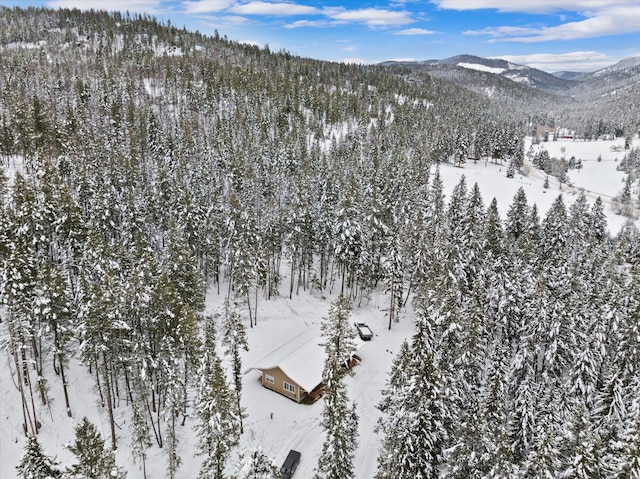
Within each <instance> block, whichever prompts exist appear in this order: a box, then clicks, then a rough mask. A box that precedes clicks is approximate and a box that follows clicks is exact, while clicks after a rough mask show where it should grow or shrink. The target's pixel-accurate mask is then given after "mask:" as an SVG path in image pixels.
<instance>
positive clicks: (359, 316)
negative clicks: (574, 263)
mask: <svg viewBox="0 0 640 479" xmlns="http://www.w3.org/2000/svg"><path fill="white" fill-rule="evenodd" d="M621 144H622V140H614V141H607V142H580V141H570V140H566V141H565V140H559V141H557V142H549V143H544V144H543V145H542V147H544V148H547V149H548V150H549V153H550V155H551V156H555V157H561V156H562V154H564V155H566V157H567V158H570V157H571V156H575V157H576V158H577V159H581V160H582V162H583V165H584V168H583V169H582V170H581V171H580V172H578V171H577V170H573V171H571V172H570V174H569V176H570V181H571V183H572V184H573V185H574V188H571V189H570V188H568V187H567V186H565V185H563V187H562V193H563V194H564V195H565V197H566V202H567V204H570V203H571V202H572V201H573V199H574V198H575V195H576V194H577V193H576V192H577V189H578V188H584V189H585V191H588V192H589V194H590V195H591V196H589V200H590V201H593V200H594V199H595V197H597V196H601V197H602V198H603V200H605V201H606V200H608V199H610V198H611V197H613V196H615V195H616V194H618V193H619V191H620V190H621V188H622V179H623V177H624V174H623V173H622V172H619V171H617V170H616V165H617V163H616V161H615V159H616V158H617V159H618V161H619V160H620V159H621V158H622V155H623V153H622V152H617V151H613V150H612V148H611V147H612V146H614V148H617V147H619V146H620V145H621ZM635 144H636V145H637V144H638V141H637V140H636V143H635ZM563 147H564V149H565V150H564V151H561V148H563ZM525 151H527V150H525ZM598 155H602V161H601V162H597V161H596V159H597V157H598ZM440 172H441V175H442V178H443V182H444V185H445V191H446V192H447V193H450V191H451V190H452V189H453V187H454V186H455V185H456V184H457V183H458V182H459V179H460V176H461V175H463V174H464V175H465V176H466V180H467V184H468V186H469V188H471V187H472V186H473V184H474V183H476V182H477V183H478V185H479V187H480V190H481V191H482V193H483V196H484V198H485V205H487V206H488V204H489V202H490V201H491V199H492V198H493V197H495V198H496V199H497V201H498V206H499V209H500V211H501V213H502V214H506V212H507V210H508V208H509V205H510V204H511V201H512V199H513V197H514V195H515V193H516V191H517V190H518V188H520V187H522V188H524V190H525V192H526V194H527V198H528V199H529V203H530V204H533V203H535V204H537V205H538V208H539V211H540V216H541V218H543V217H544V215H545V214H546V211H547V209H548V208H549V206H550V205H551V203H552V202H553V200H554V199H555V198H556V197H557V195H558V194H560V193H561V191H560V189H559V185H558V183H557V182H555V181H551V186H550V188H549V189H545V188H543V183H544V177H545V176H546V175H544V174H543V173H540V172H536V171H535V170H531V171H530V173H529V174H528V176H522V175H516V176H515V177H514V178H513V179H508V178H506V165H495V164H492V163H486V164H485V163H484V162H478V164H473V163H467V164H465V165H464V167H463V168H455V167H452V166H442V167H441V169H440ZM606 213H607V216H608V219H609V227H610V230H611V232H612V233H614V234H615V233H616V232H617V231H618V230H619V229H620V227H621V226H622V224H624V222H625V221H626V218H624V217H621V216H618V215H616V214H615V213H614V212H613V210H612V209H611V208H606ZM283 281H284V282H285V283H284V284H285V288H286V284H287V281H288V278H286V277H285V278H284V279H283ZM216 291H217V288H212V290H211V291H210V293H209V295H208V297H207V311H206V312H207V313H213V312H215V311H216V310H217V308H219V307H220V306H221V304H222V302H223V300H224V298H223V296H219V295H218V294H217V293H216ZM222 291H226V288H222ZM335 295H336V292H335V291H334V292H333V294H325V296H326V297H323V296H321V295H320V294H319V293H317V292H313V293H309V292H303V291H300V295H299V296H294V297H293V299H292V300H289V299H288V298H277V299H273V300H270V301H265V300H263V301H261V302H260V304H259V310H258V324H257V326H255V327H254V328H251V329H248V331H247V332H248V339H249V345H250V349H249V351H248V352H247V353H245V354H244V356H243V366H244V368H245V374H244V380H243V391H242V405H243V407H244V408H245V409H246V413H247V418H246V420H245V433H244V434H243V435H242V438H241V445H240V447H239V448H238V449H237V452H240V451H242V450H243V449H245V448H254V447H261V448H262V449H263V451H264V452H265V453H266V454H267V455H268V456H270V457H271V458H273V459H274V460H275V462H276V463H277V464H278V465H279V464H281V463H282V461H283V460H284V458H285V457H286V455H287V453H288V451H289V449H296V450H298V451H300V452H301V453H302V459H301V462H300V465H299V468H298V471H297V472H296V474H295V477H296V478H298V479H308V478H310V477H312V476H313V471H314V468H315V467H316V465H317V458H318V456H319V453H320V450H321V448H322V443H323V440H324V435H323V431H322V428H321V426H320V418H321V413H322V407H323V403H322V400H319V401H318V402H316V403H315V404H313V405H300V404H296V403H295V402H293V401H291V400H289V399H287V398H285V397H284V396H281V395H279V394H277V393H274V392H272V391H270V390H268V389H265V388H263V387H262V386H261V384H260V383H259V381H258V378H259V373H258V372H256V371H254V370H252V369H251V365H252V364H255V362H257V360H258V359H260V358H262V357H263V356H265V355H266V354H268V353H269V352H271V351H272V350H274V349H275V348H277V347H278V346H280V345H281V344H283V343H285V342H286V341H288V340H289V339H291V338H293V337H294V336H296V335H297V334H299V333H300V332H301V331H303V330H305V329H306V328H308V327H309V326H311V325H317V324H318V323H320V322H321V321H322V318H323V317H326V316H327V312H328V308H329V305H330V302H331V300H332V299H333V298H335ZM387 307H388V296H386V295H384V294H381V293H380V292H374V293H373V294H372V295H371V297H370V299H369V300H365V301H363V304H362V305H361V306H360V307H357V306H356V307H355V308H354V311H353V315H352V321H362V322H366V323H367V324H368V325H369V326H370V327H371V329H372V330H373V332H374V337H373V339H372V340H371V341H369V342H367V343H365V344H364V346H363V347H362V349H361V350H360V351H359V352H358V354H359V356H360V357H361V358H362V362H361V363H360V364H359V365H358V366H356V367H355V368H354V375H353V376H351V377H348V378H347V379H346V383H347V387H348V392H349V395H350V397H351V398H352V399H353V400H354V401H355V402H356V403H357V409H358V414H359V418H360V420H359V433H360V436H359V443H358V446H357V449H356V452H355V472H356V477H357V478H358V479H370V478H371V477H373V475H374V473H375V470H376V457H377V451H378V446H379V443H380V437H379V436H378V435H377V434H376V433H375V432H374V428H375V424H376V420H377V418H378V417H379V412H378V410H377V409H376V405H377V404H378V402H379V400H380V397H381V396H380V393H381V390H382V388H383V387H384V384H385V381H386V379H387V374H388V372H389V369H390V366H391V362H392V359H393V357H394V355H395V354H396V353H397V351H398V350H399V346H400V344H401V342H402V341H403V340H404V339H405V338H408V337H409V336H410V335H411V334H412V332H413V316H412V314H411V311H407V312H405V313H404V315H403V317H402V318H401V320H400V322H399V323H394V324H393V326H392V329H391V331H389V330H387V326H388V319H387V316H386V309H387ZM6 341H7V332H6V321H4V322H2V323H0V344H1V345H2V346H5V345H6ZM2 350H3V356H2V358H0V478H3V479H10V478H14V477H16V471H15V466H16V464H17V463H18V461H19V457H20V456H21V454H22V451H23V444H24V435H23V433H22V426H21V424H22V419H21V418H22V413H21V410H20V404H21V402H20V397H19V394H18V390H17V388H16V386H15V384H14V382H13V379H12V377H13V376H12V375H11V374H10V373H11V371H13V366H12V362H11V358H10V356H9V355H8V353H7V352H6V351H5V348H4V347H3V348H2ZM50 368H51V366H50V365H49V371H48V372H49V373H50V377H53V375H52V372H51V370H50ZM69 377H70V378H71V383H70V385H69V388H70V400H71V407H72V411H73V417H72V418H69V417H67V415H66V411H65V407H64V399H63V396H62V388H61V386H60V384H59V383H58V382H57V381H52V383H51V396H52V398H53V401H52V402H51V404H50V405H49V406H47V407H41V406H40V407H39V418H40V421H41V422H42V424H43V426H42V429H41V433H40V435H39V439H40V440H41V441H42V443H43V444H44V446H45V449H46V450H47V452H48V453H49V454H50V455H54V456H57V458H58V460H60V461H61V462H62V463H63V464H64V465H70V464H72V463H73V461H74V458H73V455H72V454H71V453H70V452H69V451H68V450H66V449H65V447H64V446H65V444H69V443H70V442H71V441H72V440H73V426H74V425H75V424H76V423H77V421H79V420H80V419H81V418H82V417H83V416H87V417H89V419H90V420H91V421H92V422H94V423H95V424H96V425H97V426H98V428H99V429H100V430H101V431H102V434H103V436H104V437H105V438H108V437H109V429H108V418H107V413H106V411H105V410H103V409H102V408H100V407H99V405H98V403H97V396H96V394H95V391H94V380H93V379H92V378H91V377H90V376H89V374H88V372H87V371H86V368H84V366H82V365H81V364H79V363H78V361H77V360H76V359H74V360H72V364H71V367H70V370H69ZM126 410H127V407H126V406H125V405H124V404H123V405H122V407H120V408H118V409H117V413H118V417H117V423H118V431H117V433H118V435H119V445H120V447H119V449H118V451H117V454H116V457H117V461H118V464H119V465H121V466H123V467H124V468H125V469H126V470H127V471H128V478H129V479H140V478H142V477H143V474H142V471H141V470H140V468H139V465H138V464H135V463H133V459H132V456H131V450H130V447H129V440H128V437H127V436H128V418H127V417H126V414H125V412H126ZM192 427H193V419H192V418H187V421H186V424H185V426H184V427H183V428H182V429H181V431H180V432H181V436H182V437H181V445H180V449H181V453H182V458H183V465H182V466H181V468H180V469H179V471H178V477H179V478H184V479H192V478H194V477H196V476H197V473H198V469H199V466H200V459H199V458H197V457H194V456H193V451H194V446H195V444H194V439H193V436H194V435H193V430H192ZM237 452H236V453H235V454H234V458H233V460H232V461H230V465H229V473H232V472H233V468H234V467H233V465H234V462H237V459H238V457H237ZM166 464H167V461H166V458H165V457H164V453H163V451H162V450H159V449H157V448H152V449H151V450H150V451H149V459H148V463H147V477H148V478H149V479H156V478H163V477H166Z"/></svg>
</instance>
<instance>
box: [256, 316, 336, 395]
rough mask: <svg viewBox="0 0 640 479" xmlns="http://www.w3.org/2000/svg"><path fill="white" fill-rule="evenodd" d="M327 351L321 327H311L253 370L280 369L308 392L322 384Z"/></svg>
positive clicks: (271, 354)
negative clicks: (323, 342) (323, 343)
mask: <svg viewBox="0 0 640 479" xmlns="http://www.w3.org/2000/svg"><path fill="white" fill-rule="evenodd" d="M324 358H325V351H324V346H323V345H322V337H321V335H320V328H319V327H311V328H309V329H307V330H305V331H303V332H302V333H300V334H299V335H297V336H295V337H294V338H293V339H291V340H289V341H287V342H286V343H284V344H282V345H281V346H280V347H278V348H277V349H275V350H274V351H272V352H271V353H269V354H267V355H266V356H265V357H263V358H262V359H260V360H259V361H257V362H256V364H254V365H253V367H252V369H258V370H265V369H273V368H280V370H281V371H282V372H283V373H285V374H286V375H287V376H288V377H289V378H290V379H291V380H292V381H295V382H296V383H297V384H298V385H299V386H300V387H302V388H303V389H304V390H306V391H312V390H313V389H314V388H315V387H316V386H317V385H318V384H320V383H321V382H322V370H323V369H324Z"/></svg>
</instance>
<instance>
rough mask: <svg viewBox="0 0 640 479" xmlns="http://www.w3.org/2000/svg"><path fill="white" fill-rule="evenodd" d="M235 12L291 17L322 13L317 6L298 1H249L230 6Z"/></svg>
mask: <svg viewBox="0 0 640 479" xmlns="http://www.w3.org/2000/svg"><path fill="white" fill-rule="evenodd" d="M230 10H231V11H232V12H233V13H238V14H240V15H273V16H280V17H289V16H293V15H317V14H318V13H320V10H318V9H317V8H315V7H309V6H307V5H299V4H296V3H282V2H280V3H269V2H260V1H258V2H249V3H241V4H236V5H234V6H233V7H231V8H230Z"/></svg>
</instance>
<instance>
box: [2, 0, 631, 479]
mask: <svg viewBox="0 0 640 479" xmlns="http://www.w3.org/2000/svg"><path fill="white" fill-rule="evenodd" d="M0 98H1V101H0V158H1V159H2V170H0V173H1V174H2V176H1V178H0V179H1V181H0V196H2V199H3V201H2V210H1V211H0V225H1V228H0V261H1V270H0V272H1V290H0V293H1V298H2V309H1V310H0V311H1V314H0V316H1V319H2V323H1V324H0V326H1V328H2V336H1V337H2V340H3V347H4V348H5V349H6V351H7V352H8V355H7V357H8V358H9V361H8V364H9V368H10V370H11V373H12V376H13V378H14V382H15V385H16V391H15V394H14V397H15V401H17V402H18V403H20V402H21V406H20V408H19V409H20V410H21V411H22V413H23V414H22V417H19V418H16V417H11V418H6V419H5V418H4V417H3V419H2V420H3V421H9V422H11V424H13V423H14V422H19V423H20V424H21V425H22V427H23V429H24V434H25V439H24V440H25V451H26V454H25V456H24V457H23V458H22V459H18V458H15V461H14V462H15V466H19V468H18V469H16V471H17V475H19V476H20V477H32V476H29V475H28V474H32V473H33V471H34V470H36V469H35V468H37V467H46V468H48V472H47V474H48V475H49V476H50V477H60V476H62V474H63V473H62V469H64V467H66V468H67V469H66V470H65V471H64V475H65V476H68V477H85V475H86V467H89V466H88V465H90V464H93V463H95V464H100V465H101V466H100V467H103V469H102V470H103V471H106V472H103V473H102V474H103V475H102V476H98V477H106V476H105V475H106V474H111V477H121V476H123V475H124V474H125V471H124V470H122V468H121V466H117V465H115V464H114V462H113V458H112V456H110V455H109V452H110V449H115V448H117V447H127V448H130V449H131V451H132V454H133V456H134V457H135V459H136V461H137V463H138V464H139V466H140V468H141V469H142V470H144V466H145V461H146V460H147V457H148V451H149V450H150V449H151V448H162V449H163V450H164V451H166V453H165V458H166V461H167V466H166V471H167V477H172V478H173V477H179V471H180V466H181V464H183V463H184V462H185V461H192V460H195V459H194V457H192V456H185V455H184V451H183V450H182V449H181V448H180V437H181V434H178V433H177V430H178V429H179V428H181V427H182V425H184V423H185V422H188V423H189V424H191V425H193V435H194V436H195V437H197V444H198V446H197V451H190V452H193V453H194V454H192V455H195V453H197V454H198V459H197V460H198V461H201V462H202V469H201V477H228V471H229V464H228V459H229V457H230V451H232V450H233V448H234V447H236V445H237V443H238V437H239V435H240V434H241V430H242V418H243V411H242V408H241V407H240V405H241V382H240V381H239V379H238V378H239V377H240V374H241V364H240V360H239V358H240V356H241V351H242V350H243V348H244V347H245V346H246V342H245V341H243V338H244V335H245V334H251V329H252V328H253V327H254V326H255V325H256V324H257V322H258V321H259V320H260V318H259V317H258V313H259V304H260V303H261V302H264V301H272V300H275V298H278V297H291V296H293V295H295V294H305V292H306V291H316V292H320V293H322V294H324V293H327V294H329V292H332V293H333V292H336V291H340V292H341V293H342V294H341V296H339V300H336V303H335V309H334V310H332V315H331V317H330V320H329V321H328V326H327V327H326V328H325V331H326V334H327V336H326V338H336V337H339V335H338V334H337V333H336V331H339V330H340V329H339V328H341V327H344V324H341V323H340V322H339V321H337V320H336V322H334V323H332V321H331V319H334V318H342V316H341V311H342V309H340V308H344V309H345V310H346V309H347V306H346V305H344V303H345V302H346V303H349V304H350V306H351V307H356V308H357V307H358V306H359V305H361V304H363V303H365V302H366V301H367V298H368V295H369V294H370V293H371V291H373V290H383V291H385V295H386V298H388V301H389V307H388V316H389V318H388V319H389V328H392V327H393V323H394V322H395V321H397V320H398V318H399V316H400V315H401V314H402V313H403V311H407V309H408V308H410V309H411V311H412V313H411V314H412V317H411V320H413V319H415V334H414V336H413V337H412V338H411V339H410V341H407V343H405V345H404V346H403V348H402V351H401V352H400V353H399V354H398V355H397V358H396V359H395V361H394V366H393V369H392V370H391V371H389V376H388V385H387V388H386V389H385V391H383V392H382V400H381V402H380V404H379V405H378V406H379V409H380V410H381V411H382V418H381V420H380V423H379V428H378V433H379V434H380V436H381V437H382V447H381V450H380V451H379V455H378V475H377V477H379V478H392V477H393V478H409V477H425V478H435V477H441V476H442V477H450V478H454V477H456V478H457V477H460V478H462V477H465V478H466V477H493V478H498V477H505V478H512V477H522V478H525V477H526V478H529V477H531V478H533V477H558V476H562V477H616V478H631V477H637V475H638V474H640V403H639V402H638V399H637V391H638V390H639V389H640V379H639V378H640V346H639V345H638V339H637V338H638V337H639V335H640V331H639V330H638V329H639V328H640V326H639V325H640V289H639V287H640V236H639V234H638V231H637V228H636V227H635V226H634V224H633V223H631V222H630V223H629V224H628V225H627V226H626V227H625V228H623V229H622V230H621V231H620V233H619V234H617V235H616V236H614V237H612V236H611V235H610V234H609V232H608V229H607V225H606V220H605V218H604V214H603V206H602V203H601V202H599V201H598V202H596V203H595V204H594V205H593V206H590V205H589V204H588V203H587V202H586V200H585V199H584V197H582V196H581V197H579V198H578V199H577V200H576V201H575V202H574V203H573V204H571V205H567V204H566V203H565V200H564V199H563V197H559V198H558V200H557V201H556V202H555V203H554V206H553V207H552V208H551V210H550V211H549V212H548V213H547V214H546V215H545V217H544V218H541V217H540V215H539V214H538V211H537V209H536V207H535V205H533V204H531V203H530V202H529V201H528V200H527V198H526V196H525V195H524V192H522V193H521V194H518V195H517V196H516V197H515V198H514V199H513V203H512V205H511V206H510V209H509V214H508V217H507V219H506V221H503V220H502V219H501V218H500V217H499V214H498V212H497V205H496V203H495V201H494V202H485V201H484V200H483V197H482V195H481V192H480V191H479V189H478V188H477V187H474V186H473V185H471V184H467V183H466V181H465V180H462V181H461V182H460V183H459V184H458V186H457V187H456V188H455V189H454V191H453V193H452V195H451V197H450V198H449V201H445V198H444V194H443V191H442V183H441V179H440V176H439V169H438V167H437V166H436V165H437V164H444V163H453V164H457V163H459V162H460V161H462V160H464V159H466V158H467V157H469V156H474V157H494V158H496V161H504V162H505V164H508V165H510V168H509V169H510V170H511V171H513V170H517V169H518V168H520V167H521V166H522V162H523V156H524V152H523V146H522V145H523V136H524V134H525V132H526V131H527V129H528V126H529V124H530V119H531V118H532V117H534V116H535V115H536V114H538V113H537V112H532V111H523V110H520V109H508V110H505V109H504V104H503V103H501V102H494V101H491V99H489V98H486V97H484V96H481V95H478V94H476V93H473V92H471V91H469V90H466V89H464V88H462V87H459V86H456V85H455V84H453V83H451V82H449V81H447V80H444V79H438V78H434V77H431V76H429V75H428V74H426V73H419V72H417V73H416V72H413V73H409V72H408V71H405V70H401V69H393V68H387V67H382V66H358V65H345V64H338V63H327V62H320V61H315V60H310V59H303V58H299V57H295V56H292V55H290V54H289V53H287V52H284V51H283V52H277V53H275V52H270V51H269V50H268V48H264V49H260V48H257V47H255V46H249V45H245V44H240V43H236V42H233V41H230V40H228V39H227V38H225V37H220V36H219V35H215V36H213V37H207V36H203V35H200V34H198V33H197V32H195V33H194V32H188V31H186V30H181V29H177V28H175V27H173V26H171V25H165V24H161V23H158V22H157V21H156V20H154V19H153V18H149V17H146V16H138V15H131V16H128V15H120V14H107V13H101V12H80V11H77V10H57V11H54V10H48V9H29V10H21V9H18V8H16V9H8V8H5V7H0ZM518 104H519V103H518ZM629 163H630V161H626V163H625V164H627V165H628V164H629ZM634 164H635V163H634ZM443 167H444V166H443ZM630 171H631V170H630ZM630 175H631V172H630ZM505 181H509V180H508V179H507V178H506V176H505ZM207 288H209V291H215V292H216V293H217V294H220V295H223V296H224V297H225V298H226V300H227V307H226V308H225V310H224V311H223V312H222V313H221V314H220V315H219V316H208V315H205V314H204V312H203V311H204V300H205V293H206V291H207ZM413 311H415V313H413ZM332 324H333V326H332ZM328 342H329V341H328ZM328 350H329V347H328ZM72 356H73V357H78V358H81V360H82V362H83V363H84V365H85V366H86V368H87V369H88V371H89V372H90V375H91V377H92V378H93V379H94V381H95V392H96V397H98V398H99V400H100V401H101V404H102V406H103V408H104V411H105V414H106V415H107V417H108V418H109V426H110V428H109V429H110V434H109V435H108V436H107V437H105V438H100V437H99V434H97V433H96V430H95V427H92V426H93V425H92V424H91V423H90V422H88V421H82V420H81V418H76V417H75V416H74V403H75V402H76V401H80V400H81V398H76V397H71V396H70V395H69V394H68V392H67V389H66V385H67V381H68V378H67V377H66V375H67V374H68V364H69V360H70V358H71V357H72ZM222 358H225V361H224V365H223V361H222ZM331 359H332V360H333V361H327V369H326V370H325V375H324V376H323V377H325V380H326V382H327V383H328V384H330V385H331V387H330V388H329V389H328V391H329V392H331V394H327V395H326V396H327V397H332V398H334V400H335V401H337V402H339V405H340V407H341V408H342V409H340V410H341V411H348V409H346V408H347V407H348V405H346V404H344V401H343V397H342V395H343V390H342V388H341V385H340V379H341V375H340V374H338V373H337V372H336V371H337V370H338V368H339V363H340V361H335V358H331ZM227 360H228V361H227ZM229 363H230V364H231V366H228V364H229ZM227 366H228V367H227ZM60 388H61V389H63V390H64V397H65V401H66V404H65V407H66V410H67V411H68V415H69V417H70V424H71V423H73V424H75V425H76V426H75V427H76V442H75V443H74V444H72V445H71V446H70V448H73V449H71V450H72V451H73V453H74V454H75V455H76V457H77V458H78V464H76V465H73V466H72V465H71V464H65V465H63V466H64V467H61V466H56V465H55V464H52V463H51V461H49V462H47V461H46V460H45V459H46V458H45V452H43V450H42V448H41V447H40V445H39V444H38V441H37V436H38V431H39V424H40V422H41V418H40V417H39V415H38V411H39V410H41V405H43V404H44V405H46V404H47V403H48V402H49V400H50V394H51V390H53V389H60ZM116 409H125V410H126V414H128V415H129V417H130V421H129V425H130V426H129V427H130V430H129V431H128V433H127V438H128V439H129V443H126V444H125V443H123V441H122V440H120V439H119V436H121V435H122V434H121V433H119V432H118V431H117V427H116V421H115V417H116V414H117V412H116ZM327 411H331V408H330V407H328V409H327ZM326 416H327V418H329V419H326V422H325V423H324V425H323V426H324V428H325V430H326V433H327V437H328V438H330V439H333V440H334V443H332V444H334V446H332V445H331V443H329V441H328V442H327V447H326V450H325V449H323V454H322V457H321V458H319V459H320V462H321V463H322V464H320V465H319V468H318V475H319V477H327V478H329V477H332V478H333V477H335V478H338V477H339V478H343V479H345V478H349V477H356V472H355V471H354V470H353V467H352V465H351V464H350V462H349V456H348V454H347V455H346V457H343V456H344V455H343V456H341V457H340V460H339V461H338V460H336V461H335V463H336V464H338V466H337V467H336V468H330V467H328V466H327V464H328V463H330V462H331V458H332V455H331V454H332V451H333V454H338V452H344V449H342V450H340V451H338V449H337V448H336V447H335V444H341V442H340V440H341V439H342V440H343V441H344V437H342V436H341V434H348V435H350V436H349V437H350V438H351V440H354V439H353V436H352V434H353V424H352V423H350V422H349V421H352V420H353V417H355V416H356V414H342V415H340V414H333V415H331V414H327V415H326ZM71 421H73V422H71ZM0 434H1V433H0ZM27 438H29V439H27ZM6 439H7V438H5V437H2V438H1V440H2V441H5V440H6ZM101 441H102V442H101ZM104 443H106V446H107V447H106V449H105V448H103V444H104ZM98 452H99V453H100V454H98ZM9 459H10V458H5V457H4V456H2V460H3V461H5V460H9ZM13 459H14V458H11V460H13ZM264 459H265V458H262V457H258V456H256V458H255V464H256V470H257V468H258V466H259V465H260V464H262V461H263V460H264ZM92 461H93V462H92ZM96 467H98V466H96ZM42 470H44V469H41V471H42ZM269 471H270V469H269V468H266V471H265V470H263V471H262V472H260V474H263V475H261V476H258V475H257V474H258V472H255V471H254V474H256V475H254V476H247V477H265V478H267V477H278V476H277V475H275V474H277V473H274V472H269ZM42 474H44V473H42ZM44 477H47V476H46V475H45V476H44Z"/></svg>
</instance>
